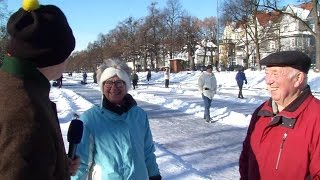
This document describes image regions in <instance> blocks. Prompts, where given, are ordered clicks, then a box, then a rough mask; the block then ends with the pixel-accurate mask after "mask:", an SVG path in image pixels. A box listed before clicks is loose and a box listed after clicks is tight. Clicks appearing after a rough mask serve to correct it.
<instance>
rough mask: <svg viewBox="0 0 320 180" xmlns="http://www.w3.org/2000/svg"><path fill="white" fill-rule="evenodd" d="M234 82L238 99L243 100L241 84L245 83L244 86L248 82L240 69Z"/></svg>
mask: <svg viewBox="0 0 320 180" xmlns="http://www.w3.org/2000/svg"><path fill="white" fill-rule="evenodd" d="M236 81H237V84H238V87H239V93H238V98H240V99H243V95H242V87H243V82H245V83H246V84H247V83H248V82H247V78H246V74H245V73H244V71H243V69H242V68H240V69H239V70H238V72H237V74H236Z"/></svg>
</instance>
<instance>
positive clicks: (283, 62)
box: [260, 51, 311, 73]
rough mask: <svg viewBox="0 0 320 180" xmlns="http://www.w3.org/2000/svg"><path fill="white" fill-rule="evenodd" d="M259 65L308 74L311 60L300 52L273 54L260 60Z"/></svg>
mask: <svg viewBox="0 0 320 180" xmlns="http://www.w3.org/2000/svg"><path fill="white" fill-rule="evenodd" d="M260 65H266V66H280V67H292V68H295V69H298V70H300V71H302V72H305V73H308V71H309V69H310V66H311V59H310V57H309V56H308V55H306V54H305V53H303V52H301V51H281V52H275V53H272V54H270V55H268V56H267V57H265V58H263V59H261V60H260Z"/></svg>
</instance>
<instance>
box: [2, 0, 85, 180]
mask: <svg viewBox="0 0 320 180" xmlns="http://www.w3.org/2000/svg"><path fill="white" fill-rule="evenodd" d="M22 4H23V6H22V8H20V9H19V10H18V11H16V12H14V13H13V14H12V15H11V16H10V18H9V20H8V23H7V32H8V34H9V36H10V38H9V40H8V42H7V44H6V47H7V49H6V51H7V55H5V57H4V60H3V64H2V66H1V69H0V83H1V86H0V102H1V103H0V117H1V118H0V132H1V133H0V159H1V160H0V179H12V180H18V179H51V180H68V179H70V175H73V174H74V173H75V171H76V170H77V168H78V166H79V165H80V160H79V158H77V159H74V160H72V159H68V157H67V154H66V151H65V146H64V143H63V138H62V135H61V129H60V125H59V120H58V118H57V109H56V105H55V103H53V102H52V101H51V100H50V98H49V92H50V82H49V81H51V80H55V79H57V78H59V77H61V75H62V73H63V72H64V70H65V67H66V65H67V61H66V59H67V58H68V57H69V55H70V53H71V52H72V51H73V50H74V47H75V38H74V36H73V33H72V30H71V28H70V26H69V24H68V21H67V19H66V17H65V15H64V13H63V12H62V11H61V10H60V9H59V8H58V7H57V6H54V5H39V2H38V1H35V0H32V1H28V0H26V1H24V2H23V3H22Z"/></svg>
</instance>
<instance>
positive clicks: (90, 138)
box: [72, 59, 161, 180]
mask: <svg viewBox="0 0 320 180" xmlns="http://www.w3.org/2000/svg"><path fill="white" fill-rule="evenodd" d="M130 74H131V69H130V68H129V67H128V66H127V65H126V63H125V62H124V61H121V60H117V59H109V60H107V61H105V63H104V64H103V65H101V66H100V67H99V68H98V71H97V79H98V83H99V86H100V89H101V91H102V103H101V105H100V106H93V107H92V108H91V109H89V110H87V111H86V112H84V113H83V114H82V116H81V117H80V119H81V120H82V121H83V123H84V132H83V137H82V140H81V143H80V144H79V145H78V148H77V154H79V156H80V157H81V165H80V168H79V170H78V172H77V174H76V175H75V176H74V177H73V178H72V179H79V180H80V179H81V180H85V179H93V180H109V179H110V180H118V179H119V180H120V179H121V180H127V179H132V180H148V179H150V180H161V176H160V172H159V168H158V165H157V162H156V156H155V154H154V151H155V148H154V144H153V140H152V134H151V131H150V126H149V121H148V116H147V114H146V112H145V111H144V110H143V109H141V108H140V107H138V106H137V103H136V101H135V100H134V99H133V98H132V96H131V95H130V94H128V90H129V89H130V86H131V83H130V82H131V81H130Z"/></svg>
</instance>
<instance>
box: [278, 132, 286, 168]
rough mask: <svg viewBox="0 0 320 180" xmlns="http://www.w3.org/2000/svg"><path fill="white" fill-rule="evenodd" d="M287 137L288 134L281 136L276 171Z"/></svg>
mask: <svg viewBox="0 0 320 180" xmlns="http://www.w3.org/2000/svg"><path fill="white" fill-rule="evenodd" d="M287 136H288V134H287V132H285V133H284V134H283V137H282V142H281V144H280V150H279V153H278V158H277V164H276V169H278V167H279V162H280V158H281V153H282V149H283V144H284V142H285V141H286V139H287Z"/></svg>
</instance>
